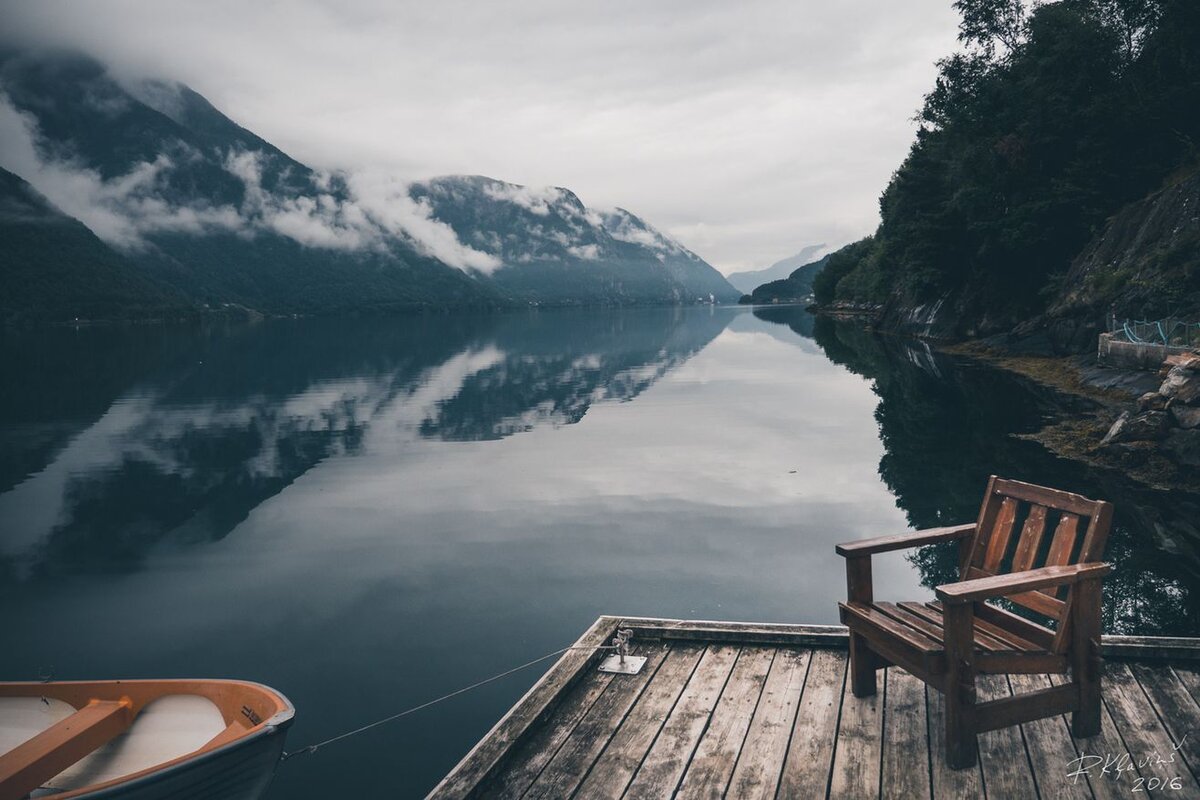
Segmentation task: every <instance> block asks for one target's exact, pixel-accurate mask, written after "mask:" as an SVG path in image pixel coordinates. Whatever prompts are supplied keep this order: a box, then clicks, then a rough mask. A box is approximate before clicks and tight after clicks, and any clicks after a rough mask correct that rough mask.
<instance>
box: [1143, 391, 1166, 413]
mask: <svg viewBox="0 0 1200 800" xmlns="http://www.w3.org/2000/svg"><path fill="white" fill-rule="evenodd" d="M1167 400H1168V398H1166V397H1163V396H1162V395H1161V394H1159V393H1158V392H1146V393H1145V394H1144V395H1142V396H1141V397H1139V398H1138V411H1165V410H1166V409H1167Z"/></svg>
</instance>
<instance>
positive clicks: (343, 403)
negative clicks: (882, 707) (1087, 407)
mask: <svg viewBox="0 0 1200 800" xmlns="http://www.w3.org/2000/svg"><path fill="white" fill-rule="evenodd" d="M0 366H3V368H4V374H5V376H6V377H5V381H4V384H3V386H2V388H0V607H2V608H3V609H4V612H3V613H4V615H5V619H4V624H3V633H2V637H3V641H0V676H3V677H5V678H11V679H29V678H35V677H37V676H39V675H44V674H53V675H54V676H55V677H57V678H60V679H68V678H106V677H140V676H154V677H171V676H231V677H243V678H249V679H254V680H259V681H262V682H264V683H267V684H270V685H272V686H275V687H277V688H279V689H280V690H282V691H283V692H285V693H286V694H287V695H288V696H289V697H290V698H291V699H292V700H293V701H294V702H295V703H296V705H297V707H298V709H299V714H298V717H297V722H296V725H295V726H294V728H293V729H292V733H291V735H290V740H289V741H290V743H291V745H293V747H295V746H300V745H303V744H306V743H309V742H312V741H315V740H318V739H323V738H325V737H327V736H329V735H332V734H334V733H338V732H340V731H342V730H344V729H347V728H352V727H356V726H357V725H360V724H362V723H364V722H366V721H369V720H371V719H374V718H376V717H379V716H383V715H385V714H387V713H391V712H394V711H397V710H400V709H402V708H405V707H408V706H411V705H416V704H418V703H420V702H423V701H424V700H427V699H428V698H430V697H433V696H437V695H440V694H442V693H445V692H447V691H450V690H453V689H455V688H458V687H459V686H462V685H465V684H467V683H471V682H473V681H475V680H478V679H479V678H482V677H485V676H487V675H489V674H493V673H495V672H498V671H500V670H503V669H506V668H508V667H510V666H512V665H515V664H518V663H521V662H523V661H526V660H528V659H530V658H532V657H535V656H537V655H541V654H543V653H546V652H549V651H552V650H555V649H557V648H559V647H562V646H564V645H566V644H569V643H570V642H571V641H572V640H573V639H574V638H575V637H576V636H578V635H579V633H580V632H581V631H582V630H583V629H584V628H586V627H587V626H588V625H589V624H590V623H591V622H592V621H593V620H594V619H595V618H596V616H598V615H600V614H604V613H607V614H615V615H621V614H628V615H644V616H669V617H686V618H700V619H741V620H756V621H779V622H835V621H836V617H837V614H836V600H837V599H838V598H840V597H842V595H843V594H844V577H843V575H844V573H843V571H842V564H841V563H840V559H838V558H837V557H836V556H835V555H834V552H833V545H834V544H835V543H836V542H839V541H842V540H845V539H850V538H856V537H859V536H874V535H883V534H886V533H895V532H899V531H902V530H905V529H908V528H910V527H930V526H933V525H940V524H950V523H955V522H960V521H964V520H970V519H973V518H974V515H975V510H976V509H977V507H978V502H979V495H980V493H981V491H982V488H983V484H984V482H985V481H986V477H987V475H988V474H989V472H1000V473H1002V474H1005V475H1008V476H1010V477H1015V478H1022V479H1026V480H1034V481H1038V482H1043V483H1049V484H1053V485H1058V486H1061V487H1063V488H1067V489H1072V490H1076V491H1081V492H1083V493H1085V494H1089V495H1093V496H1100V497H1105V498H1107V499H1112V500H1113V501H1114V502H1116V503H1117V509H1118V517H1117V525H1116V530H1115V531H1114V535H1113V543H1112V547H1111V548H1110V557H1112V558H1114V559H1115V560H1116V561H1117V562H1118V574H1117V576H1116V577H1115V578H1114V579H1113V580H1112V581H1110V582H1109V586H1108V588H1107V595H1106V619H1105V621H1106V625H1107V627H1108V628H1109V630H1121V631H1128V632H1144V633H1154V632H1167V633H1193V634H1194V633H1197V632H1198V631H1200V625H1197V620H1198V619H1200V613H1198V610H1197V606H1198V605H1200V603H1198V602H1197V599H1196V597H1197V595H1196V594H1195V593H1194V592H1193V587H1195V586H1197V585H1200V579H1198V578H1197V575H1200V569H1197V566H1196V565H1197V564H1198V563H1200V559H1197V558H1196V556H1195V551H1194V550H1193V548H1194V547H1195V544H1196V542H1198V541H1200V536H1197V535H1196V530H1195V528H1194V527H1189V525H1191V524H1192V523H1190V522H1189V520H1192V519H1196V518H1197V516H1196V514H1195V512H1196V511H1197V509H1198V508H1200V504H1198V503H1197V501H1196V499H1195V498H1192V497H1181V496H1171V497H1168V496H1166V495H1164V494H1161V493H1155V492H1149V491H1146V490H1144V489H1138V488H1137V487H1132V486H1129V485H1127V484H1126V483H1125V482H1124V481H1123V479H1122V478H1121V477H1120V476H1116V475H1110V474H1097V473H1095V472H1093V471H1091V470H1087V469H1084V468H1082V467H1079V466H1077V465H1072V464H1068V463H1065V462H1062V461H1060V460H1058V459H1055V458H1054V457H1052V456H1050V455H1048V454H1047V453H1046V452H1045V451H1043V450H1042V449H1041V448H1040V447H1039V446H1038V445H1036V444H1034V443H1031V442H1028V441H1025V440H1023V439H1020V438H1017V435H1019V434H1022V433H1028V432H1031V431H1033V430H1036V429H1037V428H1038V427H1040V426H1041V424H1043V422H1044V421H1045V420H1046V419H1048V418H1050V417H1052V416H1053V415H1055V414H1057V413H1061V412H1062V409H1063V408H1064V407H1066V406H1069V405H1070V404H1071V402H1072V401H1070V400H1068V399H1065V398H1062V397H1057V396H1052V395H1050V394H1049V393H1047V392H1046V391H1045V390H1040V389H1038V388H1037V387H1034V386H1031V385H1029V384H1027V383H1025V382H1023V381H1021V380H1020V379H1017V378H1014V377H1012V376H1009V375H1006V374H1004V373H1000V372H997V371H995V370H992V369H989V368H986V367H982V366H979V365H974V364H970V363H967V362H962V361H955V360H951V359H947V358H945V357H943V356H938V355H935V354H934V353H932V352H930V351H929V350H928V349H926V348H924V347H923V346H921V345H919V344H913V343H909V342H903V341H898V340H883V339H878V338H876V337H872V336H870V335H869V334H866V333H865V332H863V331H861V330H859V329H857V328H854V327H852V326H846V325H837V324H833V323H830V322H828V321H822V320H814V319H813V318H812V317H809V316H808V315H806V314H805V313H804V312H802V311H798V310H796V309H768V310H764V311H759V312H757V314H756V313H751V312H750V311H749V310H746V309H726V308H693V309H644V310H634V311H569V312H568V311H561V312H540V313H530V314H500V315H489V316H467V315H453V316H441V317H421V318H403V319H341V320H291V321H272V322H265V323H260V324H257V325H243V326H213V327H205V328H183V327H180V328H150V327H147V328H128V329H80V330H57V331H49V332H46V331H41V332H38V333H36V334H34V333H27V334H6V335H5V337H4V338H3V339H0ZM951 561H952V558H951V557H950V555H949V554H948V553H946V552H944V551H937V550H936V549H928V550H926V551H923V552H922V554H921V556H920V558H918V559H916V560H915V561H909V560H908V559H906V558H905V557H904V556H903V555H902V554H891V555H888V556H884V557H880V558H879V559H878V560H877V564H876V570H875V579H876V584H877V586H878V587H879V589H878V591H877V594H879V595H880V596H892V597H899V598H903V597H921V596H924V595H925V594H927V593H928V590H927V589H924V588H922V584H925V585H932V584H933V583H936V582H937V581H938V580H940V579H941V578H943V577H945V576H947V575H948V574H949V570H950V568H951V567H950V564H951ZM539 674H540V669H535V670H530V671H527V672H524V673H520V674H517V675H515V676H512V677H511V678H507V679H505V680H503V681H500V682H498V683H495V684H492V685H490V686H488V687H486V688H485V689H483V690H480V691H478V692H476V693H473V694H471V695H469V696H465V697H459V698H456V699H455V700H453V701H451V702H448V703H446V704H443V705H440V706H438V707H436V708H432V709H429V710H426V711H423V712H420V713H418V714H415V715H413V716H411V717H408V718H406V719H404V720H402V721H399V722H397V723H395V724H392V725H390V726H387V727H385V728H380V729H376V730H374V731H372V732H371V733H369V734H366V735H363V736H361V737H358V738H356V739H354V740H348V741H346V742H341V743H338V744H335V745H331V746H330V747H329V748H328V749H326V750H323V751H321V752H320V753H318V754H316V755H314V756H311V757H301V758H297V759H295V760H293V761H290V762H288V763H287V764H286V765H284V766H282V767H281V768H280V771H279V775H278V777H277V780H276V784H275V786H274V789H273V791H272V795H273V796H274V797H276V798H285V797H330V796H351V795H354V794H361V795H366V796H374V795H376V794H383V793H385V792H386V793H387V794H388V796H402V797H409V796H420V795H422V794H423V793H424V792H425V791H427V790H428V789H429V788H430V787H431V786H432V785H433V783H435V782H436V780H437V779H438V778H439V777H440V776H441V775H442V774H444V773H445V772H446V771H447V770H448V769H449V768H450V767H452V766H453V764H454V763H455V762H456V761H457V760H458V758H459V757H461V755H462V754H463V753H464V752H465V751H466V750H467V749H468V748H469V747H470V745H471V744H473V743H474V741H475V740H477V739H478V738H479V736H480V735H482V734H483V733H484V732H485V731H486V730H487V729H488V728H489V727H490V726H491V724H492V723H493V722H494V721H495V720H496V719H497V718H498V717H499V716H500V715H501V714H502V713H503V712H504V711H505V710H506V709H507V708H508V707H509V706H510V705H511V704H512V703H513V702H514V701H515V700H516V699H517V698H518V697H519V696H520V694H521V693H522V692H523V691H524V690H525V689H526V688H527V687H528V686H529V685H530V684H531V683H532V682H533V681H534V680H535V679H536V678H537V676H538V675H539Z"/></svg>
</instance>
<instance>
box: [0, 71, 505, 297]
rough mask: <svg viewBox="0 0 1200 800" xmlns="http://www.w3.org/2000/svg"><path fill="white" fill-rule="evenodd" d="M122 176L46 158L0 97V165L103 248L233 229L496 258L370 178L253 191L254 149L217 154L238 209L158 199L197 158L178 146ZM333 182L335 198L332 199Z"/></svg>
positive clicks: (402, 185) (257, 159)
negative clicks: (182, 165)
mask: <svg viewBox="0 0 1200 800" xmlns="http://www.w3.org/2000/svg"><path fill="white" fill-rule="evenodd" d="M176 149H177V150H178V152H177V153H176V154H174V157H172V155H168V154H166V153H161V154H159V155H158V157H157V158H155V159H154V161H151V162H141V163H138V164H137V165H135V166H134V167H133V168H132V169H131V170H129V172H127V173H126V174H124V175H120V176H118V177H115V178H110V179H107V180H106V179H104V178H103V177H102V176H101V175H100V173H99V172H97V171H96V170H94V169H92V168H90V167H88V166H86V165H85V164H82V163H80V162H78V161H76V160H73V159H70V158H62V157H60V156H58V155H57V154H56V155H50V153H51V152H56V150H55V148H51V147H49V146H47V145H46V142H45V141H44V140H43V138H42V136H41V133H40V130H39V127H38V123H37V120H36V119H35V118H34V117H33V116H32V115H30V114H27V113H25V112H23V111H21V110H19V109H17V108H16V107H15V106H14V105H13V103H12V101H11V100H10V98H9V97H8V96H7V95H6V94H3V93H2V92H0V166H2V167H4V168H5V169H8V170H9V171H11V172H13V173H15V174H17V175H19V176H20V177H22V178H24V179H25V180H26V181H28V182H29V183H30V184H31V185H32V186H33V187H34V188H35V189H37V190H38V191H39V192H41V193H42V194H43V195H45V196H46V198H47V199H48V200H50V202H51V203H53V204H54V205H55V206H57V207H58V208H59V209H60V210H62V211H63V212H64V213H66V214H68V215H70V216H72V217H74V218H76V219H78V220H79V221H80V222H82V223H83V224H84V225H86V226H87V227H88V228H89V229H91V231H92V232H93V233H95V234H96V235H97V236H99V237H100V238H101V239H103V240H104V241H106V242H108V243H109V244H110V245H113V246H114V247H117V248H119V249H122V250H126V251H130V250H134V251H136V250H140V249H142V248H144V247H146V246H147V238H146V237H148V236H150V235H152V234H154V233H158V232H166V231H170V232H181V233H191V234H197V235H199V234H204V233H208V232H212V231H234V232H237V233H240V234H243V235H247V236H253V235H254V234H256V233H258V232H262V231H269V232H271V233H275V234H278V235H280V236H284V237H287V238H289V239H292V240H293V241H295V242H298V243H299V244H301V245H304V246H305V247H314V248H322V249H327V250H339V251H366V250H375V251H385V250H387V249H388V246H389V244H390V243H392V242H394V241H395V240H396V239H402V240H404V241H405V242H407V243H409V244H410V245H412V246H413V247H414V248H416V249H417V250H418V251H419V252H421V253H423V254H424V255H427V256H430V257H432V258H436V259H438V260H439V261H441V262H443V263H445V264H448V265H450V266H452V267H455V268H457V269H461V270H475V271H478V272H483V273H491V272H493V271H495V270H496V269H498V268H500V267H501V266H502V263H501V261H500V259H498V258H497V257H495V256H494V255H491V254H489V253H486V252H482V251H480V250H476V249H474V248H472V247H469V246H467V245H465V244H463V243H462V242H461V241H459V239H458V237H457V236H456V235H455V233H454V230H453V229H452V228H451V227H450V226H449V225H446V224H445V223H443V222H440V221H438V220H437V219H435V218H434V217H433V213H432V209H430V207H429V205H428V204H426V203H425V202H422V201H416V200H413V198H412V197H411V196H410V195H409V184H408V183H406V182H404V181H400V180H397V179H395V178H391V177H381V176H378V175H374V174H370V173H359V174H349V175H340V176H337V178H338V180H337V181H335V179H334V176H333V175H332V174H330V173H317V174H316V175H315V176H314V177H315V179H314V185H313V192H312V193H311V194H298V195H297V194H292V195H282V194H279V193H277V192H272V191H269V190H267V189H266V188H265V187H264V186H263V180H262V176H263V164H264V159H265V158H266V157H267V156H265V155H264V154H263V153H261V152H258V151H239V152H230V153H227V154H225V156H224V159H223V161H222V162H221V166H222V167H223V168H224V169H225V170H226V171H227V172H229V173H230V174H231V175H233V176H235V177H236V178H238V179H239V180H240V181H241V183H242V185H243V187H244V193H243V199H242V202H241V204H240V206H238V207H234V206H232V205H228V204H209V203H204V202H195V201H188V202H176V201H171V200H168V199H166V198H167V188H168V187H167V185H166V180H167V178H168V176H169V174H170V173H171V171H172V170H173V169H174V168H175V165H176V163H177V162H178V161H183V160H187V159H189V158H195V157H199V156H200V154H198V153H196V152H194V151H191V149H190V148H188V147H187V146H186V145H185V144H183V143H182V142H181V143H179V144H178V146H177V148H176ZM335 183H337V184H338V185H339V186H340V187H341V188H342V191H339V192H338V193H336V194H335V193H334V191H333V188H332V187H333V186H334V185H335Z"/></svg>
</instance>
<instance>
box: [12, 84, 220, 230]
mask: <svg viewBox="0 0 1200 800" xmlns="http://www.w3.org/2000/svg"><path fill="white" fill-rule="evenodd" d="M42 150H43V148H42V147H41V137H40V134H39V133H38V127H37V122H36V120H34V119H33V117H31V116H30V115H28V114H25V113H23V112H21V111H19V110H17V109H16V108H15V107H14V106H13V104H12V102H11V100H10V99H9V98H8V96H7V95H5V94H3V93H0V166H3V167H4V168H5V169H8V170H9V171H11V172H13V173H15V174H17V175H19V176H21V177H22V178H24V179H25V180H26V181H28V182H29V183H30V184H32V185H33V187H34V188H35V189H37V190H38V191H39V192H41V193H42V194H43V195H45V196H46V198H47V199H48V200H50V202H52V203H53V204H54V205H56V206H57V207H58V208H59V209H61V210H62V211H63V212H64V213H66V214H69V215H70V216H72V217H75V218H76V219H78V220H79V221H80V222H82V223H83V224H84V225H86V226H87V227H88V228H90V229H91V230H92V232H94V233H95V234H96V235H97V236H99V237H100V238H101V239H104V240H105V241H106V242H109V243H110V244H113V245H115V246H117V247H120V248H122V249H126V250H129V249H138V248H141V247H143V246H144V245H145V240H144V238H143V236H144V235H145V234H148V233H153V232H156V231H181V232H186V233H197V234H198V233H204V232H205V231H208V230H211V229H214V228H217V229H232V228H238V227H240V225H241V220H240V219H239V217H238V213H237V210H236V209H234V208H232V207H230V206H212V205H203V204H200V205H187V204H174V203H170V202H168V201H166V200H164V199H163V197H162V194H161V192H162V188H163V187H162V181H163V178H164V176H165V175H166V174H167V173H168V172H169V171H170V170H171V169H172V167H173V165H174V164H173V161H172V158H171V157H170V156H168V155H166V154H159V156H158V157H157V158H155V160H154V161H152V162H145V161H144V162H141V163H139V164H137V165H136V166H134V167H133V169H131V170H130V171H129V172H127V173H126V174H124V175H121V176H118V177H116V178H112V179H109V180H105V179H103V178H102V177H101V176H100V174H99V173H98V172H96V171H95V170H93V169H89V168H87V167H86V166H83V165H81V164H78V163H76V162H73V161H70V160H60V159H55V158H48V157H43V156H42Z"/></svg>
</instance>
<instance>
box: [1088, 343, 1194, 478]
mask: <svg viewBox="0 0 1200 800" xmlns="http://www.w3.org/2000/svg"><path fill="white" fill-rule="evenodd" d="M1137 407H1138V413H1136V414H1135V413H1134V412H1132V411H1126V412H1124V413H1122V414H1121V416H1120V417H1118V418H1117V421H1116V422H1114V423H1113V424H1112V427H1111V428H1109V430H1108V433H1107V434H1106V435H1105V437H1104V439H1102V440H1101V442H1100V446H1101V447H1111V446H1114V445H1122V444H1124V443H1128V442H1161V443H1162V444H1161V449H1162V452H1164V453H1165V454H1167V455H1169V456H1170V457H1171V458H1172V459H1173V460H1174V461H1175V462H1177V463H1179V464H1182V465H1185V466H1191V467H1195V466H1200V357H1190V358H1183V359H1181V360H1180V362H1179V363H1178V364H1176V365H1175V366H1173V367H1171V369H1170V371H1169V372H1168V373H1167V376H1166V380H1164V381H1163V382H1162V385H1161V386H1160V387H1159V389H1158V391H1156V392H1146V393H1145V394H1143V395H1142V396H1141V397H1139V398H1138V402H1137Z"/></svg>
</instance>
